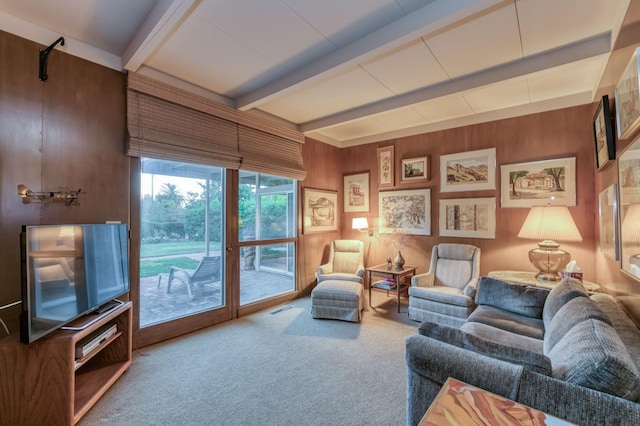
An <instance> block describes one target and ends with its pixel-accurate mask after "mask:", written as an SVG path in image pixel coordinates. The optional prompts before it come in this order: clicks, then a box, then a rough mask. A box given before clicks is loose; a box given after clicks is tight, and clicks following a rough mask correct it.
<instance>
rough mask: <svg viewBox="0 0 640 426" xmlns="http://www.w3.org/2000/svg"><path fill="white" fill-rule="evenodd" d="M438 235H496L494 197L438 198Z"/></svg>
mask: <svg viewBox="0 0 640 426" xmlns="http://www.w3.org/2000/svg"><path fill="white" fill-rule="evenodd" d="M439 216H440V221H439V223H440V236H441V237H464V238H487V239H493V238H495V237H496V198H495V197H487V198H458V199H449V200H446V199H441V200H440V215H439Z"/></svg>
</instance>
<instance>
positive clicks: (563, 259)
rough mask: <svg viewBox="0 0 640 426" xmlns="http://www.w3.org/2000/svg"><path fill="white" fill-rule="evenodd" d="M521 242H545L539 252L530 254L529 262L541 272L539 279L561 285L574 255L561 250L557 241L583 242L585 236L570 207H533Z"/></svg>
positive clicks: (534, 250) (523, 227)
mask: <svg viewBox="0 0 640 426" xmlns="http://www.w3.org/2000/svg"><path fill="white" fill-rule="evenodd" d="M518 238H528V239H532V240H543V241H542V242H540V243H538V248H535V249H532V250H530V251H529V261H530V262H531V264H532V265H533V266H534V267H535V268H536V269H537V270H539V271H540V272H539V273H538V274H537V275H536V278H537V279H539V280H543V281H558V280H559V279H560V271H562V270H563V269H564V268H565V266H567V263H569V261H570V260H571V255H570V254H569V253H568V252H566V251H564V250H560V249H559V247H560V244H558V243H556V242H555V241H553V240H558V241H568V242H580V241H582V236H581V235H580V231H578V227H577V226H576V223H575V222H574V221H573V217H571V213H570V212H569V209H568V208H567V207H566V206H550V205H547V206H544V207H531V210H529V214H528V215H527V218H526V219H525V220H524V223H523V224H522V229H520V233H519V234H518Z"/></svg>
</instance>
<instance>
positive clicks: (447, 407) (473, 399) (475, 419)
mask: <svg viewBox="0 0 640 426" xmlns="http://www.w3.org/2000/svg"><path fill="white" fill-rule="evenodd" d="M487 424H492V425H503V424H509V425H529V426H530V425H535V426H543V425H554V426H566V425H572V424H573V423H569V422H567V421H566V420H562V419H559V418H557V417H553V416H550V415H549V414H546V413H543V412H542V411H539V410H536V409H535V408H531V407H528V406H526V405H524V404H520V403H518V402H515V401H512V400H510V399H507V398H504V397H502V396H499V395H496V394H494V393H491V392H489V391H486V390H484V389H480V388H478V387H475V386H472V385H469V384H467V383H465V382H461V381H460V380H456V379H454V378H452V377H449V378H448V379H447V381H446V382H445V383H444V385H443V386H442V389H440V392H439V393H438V395H437V396H436V399H434V400H433V402H432V403H431V406H429V409H428V410H427V412H426V413H425V414H424V416H423V417H422V420H420V423H418V426H446V425H465V426H476V425H477V426H480V425H482V426H484V425H487Z"/></svg>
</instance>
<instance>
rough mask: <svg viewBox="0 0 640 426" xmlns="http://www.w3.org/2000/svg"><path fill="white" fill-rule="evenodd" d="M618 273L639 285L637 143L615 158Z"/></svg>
mask: <svg viewBox="0 0 640 426" xmlns="http://www.w3.org/2000/svg"><path fill="white" fill-rule="evenodd" d="M618 195H619V198H618V212H619V215H618V216H619V219H618V220H619V223H620V227H619V239H620V270H621V271H622V273H624V274H625V275H627V276H629V277H631V278H633V279H635V280H637V281H640V139H636V141H635V142H633V143H632V144H631V145H630V146H629V147H628V148H627V149H626V150H625V151H624V152H623V153H622V154H621V155H620V156H619V157H618Z"/></svg>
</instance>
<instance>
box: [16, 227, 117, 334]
mask: <svg viewBox="0 0 640 426" xmlns="http://www.w3.org/2000/svg"><path fill="white" fill-rule="evenodd" d="M20 243H21V244H20V245H21V260H22V313H21V316H20V340H21V341H22V342H23V343H31V342H33V341H35V340H37V339H40V338H42V337H44V336H46V335H47V334H49V333H51V332H52V331H54V330H57V329H59V328H61V327H63V326H65V325H66V324H68V323H69V322H71V321H73V320H74V319H76V318H79V317H80V316H83V315H86V314H89V313H91V312H94V311H99V310H100V309H101V307H103V306H105V305H107V304H110V303H111V302H112V301H113V300H114V299H116V298H117V297H119V296H121V295H123V294H124V293H127V292H128V291H129V244H128V243H129V232H128V230H127V225H126V224H110V223H108V224H94V225H35V226H23V227H22V232H21V234H20Z"/></svg>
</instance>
